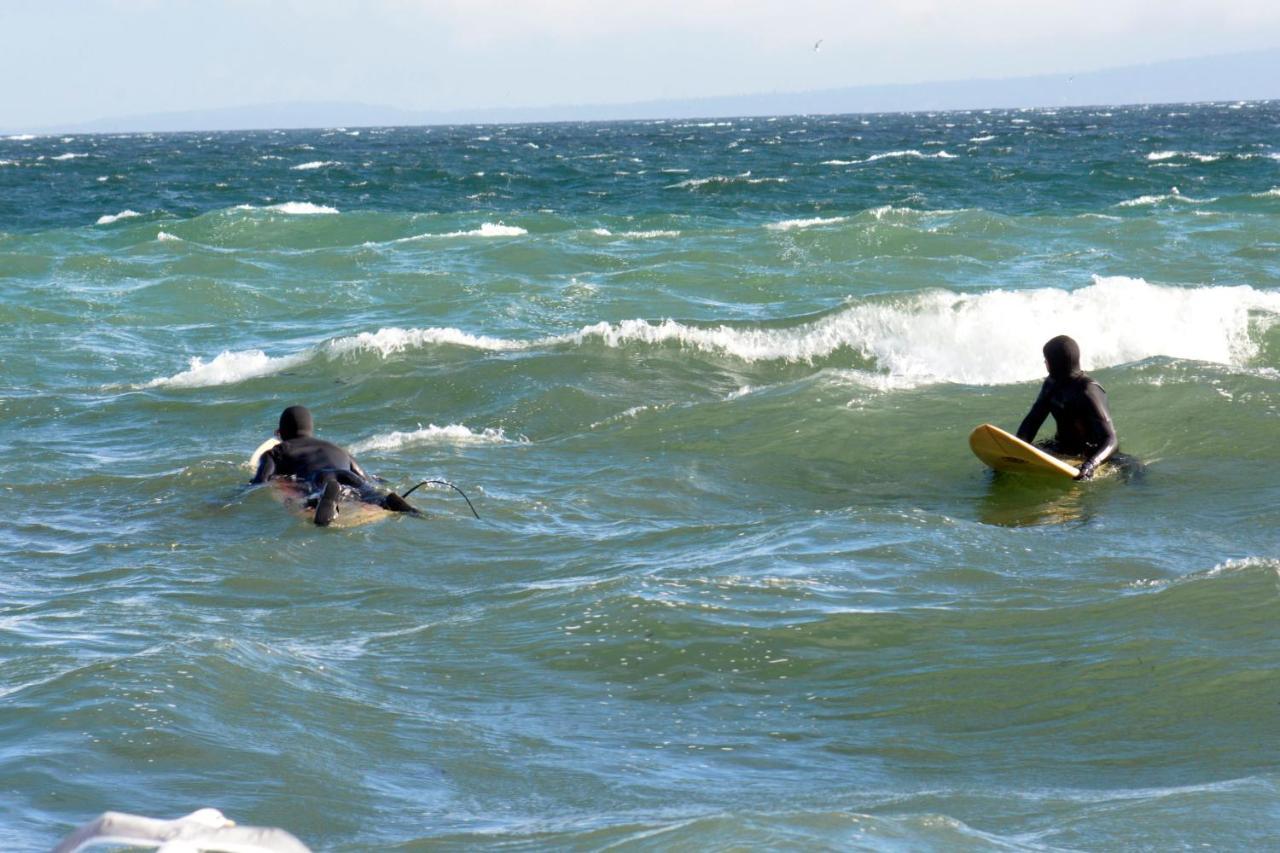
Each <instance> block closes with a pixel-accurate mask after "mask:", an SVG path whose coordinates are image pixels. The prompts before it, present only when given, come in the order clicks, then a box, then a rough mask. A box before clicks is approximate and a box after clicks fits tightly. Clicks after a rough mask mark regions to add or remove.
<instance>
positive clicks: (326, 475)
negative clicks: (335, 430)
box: [250, 406, 418, 527]
mask: <svg viewBox="0 0 1280 853" xmlns="http://www.w3.org/2000/svg"><path fill="white" fill-rule="evenodd" d="M313 429H314V427H313V422H312V418H311V412H310V411H308V409H307V408H306V406H290V407H289V408H287V409H285V410H284V411H283V412H282V413H281V414H280V427H279V429H277V430H276V435H277V436H278V437H279V438H280V443H279V444H277V445H276V446H275V447H272V448H271V449H270V450H267V451H266V452H264V453H263V454H262V457H261V459H260V460H259V462H258V470H257V473H255V474H254V475H253V480H251V481H250V482H251V483H252V484H255V485H256V484H258V483H265V482H267V481H268V480H270V479H272V478H273V477H293V478H294V479H295V480H298V481H300V482H303V483H306V484H307V485H308V486H310V487H311V489H312V490H313V491H315V492H319V497H318V498H316V504H315V507H316V519H315V520H316V524H318V525H319V526H321V527H328V526H329V525H330V524H331V523H332V522H333V519H334V518H335V517H336V516H337V514H338V498H339V497H340V496H341V494H342V487H343V486H346V487H348V488H349V489H351V490H352V491H354V492H355V494H356V495H357V496H358V497H359V499H360V500H362V501H364V502H365V503H371V504H377V505H378V506H380V507H382V508H383V509H386V510H390V511H391V512H410V513H414V514H415V515H416V514H418V510H416V509H414V508H413V507H412V506H410V505H409V502H408V501H406V500H405V499H404V498H402V497H400V496H399V495H397V494H396V493H395V492H383V491H380V490H379V489H378V488H377V487H375V486H374V484H373V483H372V482H371V481H370V478H369V475H367V474H365V472H364V470H363V469H361V467H360V465H359V463H357V462H356V460H354V459H352V458H351V454H350V453H347V451H345V450H343V449H342V448H341V447H339V446H338V445H336V444H334V443H332V442H329V441H325V440H323V439H319V438H316V437H315V436H313V435H312V434H311V433H312V431H313Z"/></svg>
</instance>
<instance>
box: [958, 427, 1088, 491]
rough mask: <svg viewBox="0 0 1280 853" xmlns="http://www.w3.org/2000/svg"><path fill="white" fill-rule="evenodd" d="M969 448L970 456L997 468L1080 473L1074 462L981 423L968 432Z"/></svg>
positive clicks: (1054, 474)
mask: <svg viewBox="0 0 1280 853" xmlns="http://www.w3.org/2000/svg"><path fill="white" fill-rule="evenodd" d="M969 447H970V448H971V449H972V450H973V455H974V456H977V457H978V458H979V459H981V460H982V461H983V462H984V463H986V464H987V465H988V466H989V467H991V468H994V469H995V470H997V471H1014V472H1018V473H1022V474H1042V475H1046V476H1050V477H1070V478H1074V477H1075V476H1076V475H1077V474H1079V473H1080V471H1079V469H1077V468H1076V467H1075V466H1074V465H1071V464H1069V463H1067V462H1064V461H1062V460H1061V459H1059V458H1058V457H1056V456H1051V455H1050V454H1048V453H1045V452H1044V451H1043V450H1041V449H1040V448H1038V447H1036V446H1034V445H1031V444H1027V443H1026V442H1025V441H1023V440H1022V439H1020V438H1018V437H1017V436H1016V435H1010V434H1009V433H1007V432H1005V431H1004V430H1002V429H1000V427H998V426H992V425H991V424H983V425H982V426H980V427H977V428H976V429H974V431H973V432H971V433H969Z"/></svg>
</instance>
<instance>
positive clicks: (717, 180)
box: [666, 172, 788, 190]
mask: <svg viewBox="0 0 1280 853" xmlns="http://www.w3.org/2000/svg"><path fill="white" fill-rule="evenodd" d="M787 182H788V179H787V178H753V177H751V173H750V172H743V173H742V174H740V175H712V176H711V177H709V178H690V179H688V180H687V181H680V182H679V183H676V184H668V185H667V187H666V189H669V190H696V189H698V188H699V187H705V186H708V185H715V184H785V183H787Z"/></svg>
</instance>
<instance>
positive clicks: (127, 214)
mask: <svg viewBox="0 0 1280 853" xmlns="http://www.w3.org/2000/svg"><path fill="white" fill-rule="evenodd" d="M141 215H142V214H141V213H139V212H138V211H136V210H122V211H120V212H119V213H109V214H106V215H105V216H99V217H98V221H97V222H96V223H95V224H97V225H110V224H111V223H112V222H119V221H120V220H121V219H132V218H134V217H135V216H141Z"/></svg>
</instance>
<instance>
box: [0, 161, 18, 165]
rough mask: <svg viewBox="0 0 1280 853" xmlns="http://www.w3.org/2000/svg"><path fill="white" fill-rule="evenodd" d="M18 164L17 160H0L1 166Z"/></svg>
mask: <svg viewBox="0 0 1280 853" xmlns="http://www.w3.org/2000/svg"><path fill="white" fill-rule="evenodd" d="M16 165H18V161H17V160H0V166H16Z"/></svg>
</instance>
